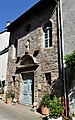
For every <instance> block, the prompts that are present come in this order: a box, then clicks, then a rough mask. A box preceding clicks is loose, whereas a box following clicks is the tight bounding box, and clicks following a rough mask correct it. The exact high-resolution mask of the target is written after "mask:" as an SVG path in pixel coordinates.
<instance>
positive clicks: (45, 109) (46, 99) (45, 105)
mask: <svg viewBox="0 0 75 120" xmlns="http://www.w3.org/2000/svg"><path fill="white" fill-rule="evenodd" d="M49 104H50V95H49V94H48V93H46V94H45V95H44V96H43V97H42V100H41V102H40V107H41V113H42V114H44V115H48V114H49Z"/></svg>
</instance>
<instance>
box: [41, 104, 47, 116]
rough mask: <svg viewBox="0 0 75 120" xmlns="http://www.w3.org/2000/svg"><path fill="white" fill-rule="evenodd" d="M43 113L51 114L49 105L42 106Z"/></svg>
mask: <svg viewBox="0 0 75 120" xmlns="http://www.w3.org/2000/svg"><path fill="white" fill-rule="evenodd" d="M41 113H42V114H43V115H48V114H49V108H48V107H46V106H45V107H44V106H42V107H41Z"/></svg>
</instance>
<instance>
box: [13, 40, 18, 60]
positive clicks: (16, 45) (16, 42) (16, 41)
mask: <svg viewBox="0 0 75 120" xmlns="http://www.w3.org/2000/svg"><path fill="white" fill-rule="evenodd" d="M12 51H13V54H12V59H15V58H16V57H17V51H18V40H17V39H15V43H14V44H12Z"/></svg>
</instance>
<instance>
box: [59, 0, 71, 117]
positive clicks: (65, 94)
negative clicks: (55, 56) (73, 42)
mask: <svg viewBox="0 0 75 120" xmlns="http://www.w3.org/2000/svg"><path fill="white" fill-rule="evenodd" d="M57 31H58V52H59V64H60V65H59V67H60V69H59V72H60V74H59V75H60V79H61V80H62V102H63V106H64V107H65V111H64V115H65V119H69V111H68V91H67V81H66V80H67V79H66V77H67V76H66V66H65V61H64V39H63V19H62V0H60V1H58V7H57Z"/></svg>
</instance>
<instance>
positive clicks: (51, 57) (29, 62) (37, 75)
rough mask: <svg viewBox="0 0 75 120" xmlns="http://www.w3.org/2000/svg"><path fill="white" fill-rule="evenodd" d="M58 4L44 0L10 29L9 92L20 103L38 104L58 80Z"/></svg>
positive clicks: (12, 24) (16, 21)
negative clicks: (13, 94) (12, 93)
mask: <svg viewBox="0 0 75 120" xmlns="http://www.w3.org/2000/svg"><path fill="white" fill-rule="evenodd" d="M56 5H57V3H56V1H55V0H41V1H39V2H38V3H37V4H35V5H34V6H33V7H32V8H30V9H29V10H28V11H26V12H25V13H24V14H23V15H21V16H20V17H19V18H17V19H16V20H15V21H14V22H12V23H11V24H10V26H8V27H7V30H8V31H10V32H11V35H10V41H9V53H8V54H9V55H8V69H7V81H8V89H11V90H12V91H13V92H15V97H16V98H17V100H18V102H19V103H22V104H28V105H30V104H33V102H37V101H38V100H39V99H40V97H42V95H43V94H44V93H45V92H49V93H50V92H51V90H52V89H51V85H52V84H53V82H54V81H57V80H58V79H59V58H58V56H59V55H58V54H59V53H58V52H59V51H58V37H57V12H56ZM59 92H60V91H59Z"/></svg>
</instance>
